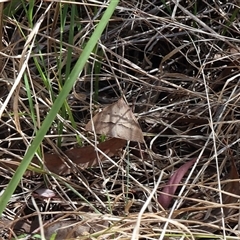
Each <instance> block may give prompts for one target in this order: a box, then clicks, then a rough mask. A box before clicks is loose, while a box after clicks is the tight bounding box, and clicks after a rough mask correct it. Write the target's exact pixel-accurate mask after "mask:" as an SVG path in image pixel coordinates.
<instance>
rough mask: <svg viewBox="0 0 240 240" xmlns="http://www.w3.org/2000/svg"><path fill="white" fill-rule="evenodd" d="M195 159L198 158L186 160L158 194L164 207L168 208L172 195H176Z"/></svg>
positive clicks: (159, 200)
mask: <svg viewBox="0 0 240 240" xmlns="http://www.w3.org/2000/svg"><path fill="white" fill-rule="evenodd" d="M195 161H196V158H194V159H192V160H191V161H189V162H186V163H185V164H183V165H182V166H181V167H180V168H178V169H177V170H176V171H175V173H174V174H173V175H172V176H171V178H170V179H169V181H168V183H167V184H166V186H165V187H164V188H163V190H162V192H161V193H160V194H159V196H158V202H159V203H160V204H161V205H162V207H163V208H165V209H167V208H168V207H169V205H170V203H171V200H172V198H173V196H172V195H174V193H175V192H176V190H177V187H178V184H179V183H180V182H181V180H182V178H183V176H184V175H185V174H186V172H187V171H188V169H189V168H190V167H191V166H192V165H193V164H194V162H195Z"/></svg>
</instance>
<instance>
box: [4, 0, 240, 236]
mask: <svg viewBox="0 0 240 240" xmlns="http://www.w3.org/2000/svg"><path fill="white" fill-rule="evenodd" d="M36 2H37V3H36V8H35V12H34V15H33V16H34V17H33V19H34V21H36V20H37V19H38V18H39V16H40V15H41V13H42V12H43V11H44V10H45V9H46V7H47V4H48V3H47V2H42V3H41V2H40V1H36ZM177 2H178V1H174V0H171V1H168V2H167V3H166V5H165V4H164V1H162V2H161V1H159V2H157V1H153V2H149V1H145V0H144V1H135V0H134V1H130V2H129V1H121V3H120V5H119V7H118V9H117V11H116V12H115V15H114V16H113V17H112V21H111V22H110V23H109V26H108V28H107V30H106V31H105V33H104V35H103V36H102V38H101V41H100V42H99V45H98V49H97V51H96V54H92V56H91V58H90V59H89V63H88V65H87V66H86V68H85V71H84V72H83V73H82V75H81V76H80V77H79V79H78V81H77V82H76V85H75V87H74V89H73V91H72V93H71V94H70V95H69V98H68V99H67V102H68V104H69V106H70V107H71V111H72V114H73V116H74V119H75V121H76V124H77V130H75V129H74V128H71V127H70V126H69V125H70V120H69V118H68V117H67V116H66V115H61V114H63V112H62V113H59V114H60V116H61V117H62V118H63V119H65V120H61V119H62V118H61V117H59V118H58V119H56V122H54V123H53V124H52V128H51V129H50V130H49V133H48V135H47V136H46V138H45V140H44V142H43V144H42V151H43V152H60V153H61V150H66V149H70V148H72V147H75V146H77V145H78V141H77V138H76V135H77V131H79V132H81V133H82V134H84V136H86V137H88V138H89V139H92V140H94V138H93V137H92V136H90V135H89V134H88V133H87V132H85V131H84V130H83V129H84V127H85V124H86V123H87V121H88V120H89V119H90V114H93V113H92V110H94V109H96V108H98V107H104V106H106V105H107V104H109V103H112V102H115V101H116V100H118V99H119V98H120V97H121V96H123V97H124V98H125V99H126V100H127V102H128V104H129V105H130V106H131V107H132V108H133V111H134V113H135V115H136V116H137V117H138V120H139V122H140V124H141V127H142V130H143V132H144V135H145V142H146V144H144V145H139V144H134V143H130V144H129V145H128V146H127V147H126V149H124V151H123V152H122V153H121V154H119V156H116V158H114V159H113V160H114V161H115V162H116V163H117V164H116V165H113V164H112V163H111V162H110V161H106V162H104V163H103V164H102V165H101V166H99V167H94V168H90V169H80V168H78V169H77V170H76V173H75V174H71V175H68V176H56V175H52V176H51V175H46V174H45V175H39V176H31V177H24V178H23V179H22V181H21V183H20V184H19V187H18V189H17V190H16V192H15V194H14V195H13V196H12V199H11V201H10V202H9V204H8V207H7V209H6V210H5V213H4V215H3V216H2V220H1V224H2V226H1V225H0V227H1V228H2V236H1V237H2V238H6V239H7V238H10V236H11V237H13V238H14V237H15V238H17V236H19V234H20V232H26V233H27V234H28V236H30V237H31V238H32V239H35V238H34V236H35V237H36V235H34V234H35V233H36V234H37V233H41V234H45V237H46V238H47V239H49V238H50V236H51V234H52V233H53V230H49V229H50V227H49V226H50V225H54V224H56V223H58V224H60V223H61V222H62V221H63V220H64V221H63V222H64V224H63V225H57V228H60V226H61V227H62V226H65V227H66V226H68V225H70V224H75V223H76V224H77V225H76V226H75V227H73V228H72V235H71V234H70V232H69V229H68V230H67V234H69V235H64V234H66V231H63V233H62V235H61V236H62V237H63V236H65V237H66V238H74V237H75V238H76V237H77V236H79V235H81V239H206V238H211V239H238V238H239V236H240V229H239V219H240V218H239V202H238V196H239V194H240V189H239V177H238V174H236V172H235V173H234V171H233V170H232V169H237V170H238V169H239V136H240V132H239V120H240V113H239V111H240V109H239V97H240V95H239V92H240V89H239V76H240V71H239V61H240V57H239V55H240V54H239V43H240V35H239V31H240V29H239V26H240V25H239V24H240V23H239V12H238V10H239V7H238V2H237V1H231V2H230V1H224V3H222V2H220V1H198V3H195V1H193V2H189V1H185V2H182V1H180V3H179V4H178V3H177ZM58 7H59V5H58V3H55V4H53V6H52V8H51V9H50V10H49V15H48V16H47V18H46V19H44V22H43V24H42V25H41V28H40V30H39V32H38V34H37V38H36V46H34V48H33V50H32V53H31V57H30V59H29V61H28V65H27V69H26V71H25V72H26V77H27V78H28V79H29V83H30V86H31V87H30V88H31V94H32V100H33V103H34V104H35V105H34V106H35V108H36V109H37V110H36V112H37V115H36V118H35V120H36V122H37V125H40V124H41V121H42V120H43V119H44V118H45V116H46V114H47V113H48V109H49V108H51V104H52V102H53V101H54V96H55V95H57V94H58V91H59V81H60V78H61V81H63V82H64V79H65V76H64V73H65V66H66V65H65V64H66V61H67V47H68V46H69V43H68V35H69V28H68V25H67V24H66V26H65V29H63V32H64V34H63V37H64V38H63V39H62V41H61V42H60V41H59V38H60V35H59V33H60V25H59V21H60V20H59V8H58ZM97 9H98V7H97ZM78 11H79V13H80V15H81V18H80V19H76V21H78V24H79V25H80V26H81V28H77V27H76V29H75V31H74V33H75V35H74V42H73V44H72V46H71V47H72V48H73V49H74V51H73V55H72V57H71V59H72V63H74V62H75V60H76V59H77V57H78V55H79V54H80V53H81V49H82V48H83V44H84V43H85V41H86V39H88V37H89V32H90V31H91V28H92V21H95V20H96V19H97V18H94V16H97V15H98V14H99V13H96V11H97V10H96V8H95V7H94V4H93V5H91V4H87V3H84V4H79V5H78ZM94 13H95V14H96V15H94ZM14 16H15V19H13V17H11V16H9V17H5V18H4V22H3V23H4V28H3V48H2V50H1V59H2V60H1V61H2V62H3V63H4V64H3V65H2V67H1V72H0V74H1V75H0V79H1V81H0V82H1V88H0V100H1V104H2V103H3V102H4V101H5V100H6V98H7V96H8V94H9V91H10V89H11V87H12V85H13V83H14V80H15V79H16V77H17V75H18V73H19V71H20V69H21V67H22V65H21V64H22V63H21V58H20V55H21V53H22V51H23V46H24V43H25V38H24V37H23V35H24V34H25V35H27V34H29V27H30V26H29V23H28V21H27V18H26V17H24V10H23V9H22V8H21V7H19V8H18V10H17V11H16V13H15V15H14ZM234 16H235V17H234ZM67 20H69V19H67ZM17 24H18V25H19V27H17ZM20 29H21V31H22V32H20ZM61 44H62V51H63V52H62V57H61V59H59V49H60V45H61ZM38 48H40V49H41V54H38V52H39V49H38ZM33 57H35V62H34V58H33ZM59 60H60V61H61V64H60V65H61V68H62V70H61V71H59V69H58V67H59V62H58V61H59ZM36 61H37V62H38V63H39V64H40V66H41V68H42V69H44V74H45V77H46V76H47V77H48V79H46V81H48V83H49V84H50V85H51V87H49V88H47V87H46V86H47V85H46V83H45V84H44V80H43V76H42V75H40V73H39V70H38V69H37V64H36ZM96 62H100V63H99V65H98V67H99V68H100V70H96ZM98 71H99V72H98ZM60 74H62V75H61V76H60ZM94 93H95V94H94ZM93 98H95V99H93ZM14 99H15V101H14ZM94 100H96V101H94ZM97 103H98V104H99V105H97ZM14 104H15V105H14ZM28 104H29V101H28V97H27V94H26V84H25V83H24V79H22V83H21V85H20V88H19V97H18V99H17V105H16V95H14V94H13V95H12V98H11V100H10V101H9V103H8V105H7V107H6V108H5V111H4V114H3V115H2V118H1V125H0V138H1V141H0V148H1V153H2V156H1V159H2V160H1V161H2V162H3V161H4V160H5V159H6V158H10V159H12V158H16V157H18V158H21V157H22V156H23V155H24V152H25V150H26V148H27V147H28V141H31V139H32V138H33V137H34V133H35V129H34V123H33V120H32V118H31V112H30V110H29V105H28ZM90 106H92V107H93V109H91V108H90ZM16 112H18V113H19V114H18V116H19V122H17V121H16V118H14V113H16ZM59 122H60V123H62V129H63V130H62V132H61V133H59V131H58V127H59ZM20 131H21V133H20ZM22 133H23V135H24V138H23V137H22V136H23V135H22ZM59 136H61V145H59V144H58V143H59ZM26 139H27V140H28V141H26ZM82 144H83V145H86V143H85V142H84V141H83V142H82ZM193 158H197V161H196V164H195V165H194V166H193V168H192V169H191V171H190V172H189V174H188V175H187V176H185V178H184V180H183V181H182V185H181V186H179V188H178V191H177V196H175V198H174V201H173V202H172V204H171V208H170V209H168V210H164V209H162V208H161V206H159V204H158V201H157V195H158V193H159V192H160V191H161V188H162V187H164V185H165V184H166V182H167V181H168V179H169V178H170V176H171V174H172V173H173V172H174V171H175V170H176V169H178V168H179V167H180V166H182V165H183V163H185V162H186V161H188V160H191V159H193ZM233 162H234V164H235V165H236V168H235V165H234V164H233ZM0 171H1V177H0V186H1V191H3V190H4V188H5V186H6V185H7V184H8V182H9V179H11V176H12V174H14V173H13V172H11V171H10V170H9V169H5V168H1V169H0ZM66 184H67V185H66ZM38 188H50V189H52V190H54V192H56V197H55V198H53V199H38V198H37V197H36V196H35V197H34V195H33V192H34V191H35V190H36V189H38ZM227 196H228V197H227ZM229 196H230V197H229ZM40 219H41V220H40ZM85 227H86V228H85ZM78 231H79V232H78ZM30 233H31V234H32V235H31V234H30ZM89 234H90V235H89ZM42 237H43V236H42ZM63 238H64V237H63ZM28 239H29V238H28ZM56 239H62V238H61V237H59V236H58V237H57V238H56Z"/></svg>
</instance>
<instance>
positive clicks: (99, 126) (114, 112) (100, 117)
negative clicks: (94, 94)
mask: <svg viewBox="0 0 240 240" xmlns="http://www.w3.org/2000/svg"><path fill="white" fill-rule="evenodd" d="M92 123H93V124H94V130H95V132H96V133H98V134H104V135H106V136H110V137H114V138H121V139H125V140H129V141H136V142H141V143H142V142H144V138H143V133H142V130H141V128H140V126H139V123H138V121H137V119H136V118H135V116H134V114H133V112H132V110H131V109H130V108H129V107H128V105H127V104H126V103H125V101H124V100H123V99H122V98H121V99H119V100H118V101H117V102H115V103H113V104H111V105H109V106H107V107H105V108H104V109H103V110H102V112H99V113H97V114H96V115H95V116H94V117H93V119H92V121H89V122H88V123H87V125H86V127H85V129H86V130H87V131H94V130H93V126H92Z"/></svg>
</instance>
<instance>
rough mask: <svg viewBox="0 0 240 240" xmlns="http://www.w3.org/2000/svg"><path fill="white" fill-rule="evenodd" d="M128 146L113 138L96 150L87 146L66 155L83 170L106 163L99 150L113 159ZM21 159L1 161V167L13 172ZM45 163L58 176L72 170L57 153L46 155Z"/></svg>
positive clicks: (34, 160) (124, 142) (122, 140)
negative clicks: (10, 169)
mask: <svg viewBox="0 0 240 240" xmlns="http://www.w3.org/2000/svg"><path fill="white" fill-rule="evenodd" d="M125 144H126V140H124V139H119V138H111V139H109V140H107V141H105V142H102V143H99V144H97V146H96V148H95V147H93V146H86V147H81V148H73V149H69V150H67V151H65V152H64V153H65V154H66V155H67V156H68V157H69V158H70V159H71V160H72V162H73V163H75V164H77V165H78V166H81V167H82V168H87V167H92V166H94V165H96V164H97V163H98V160H99V161H104V160H105V157H104V156H103V155H102V154H101V153H100V152H99V153H98V154H97V149H100V150H101V151H102V152H104V153H105V154H106V155H107V156H108V157H112V156H114V155H116V154H117V152H118V151H119V150H120V149H121V148H123V147H124V146H125ZM98 157H99V158H98ZM20 161H21V160H20V159H14V160H11V161H4V160H1V161H0V165H2V166H5V167H6V166H9V167H11V168H12V169H13V170H16V169H17V167H18V165H19V162H20ZM32 163H34V164H37V165H39V160H38V159H37V158H36V157H35V158H33V160H32ZM44 163H45V166H46V167H47V168H48V170H49V171H51V172H53V173H56V174H58V175H66V174H69V173H70V172H71V171H72V169H71V168H69V167H68V166H67V165H66V164H65V163H64V160H63V159H62V158H61V157H60V155H58V154H56V153H45V154H44ZM31 173H32V172H30V171H27V172H26V173H25V175H29V174H31Z"/></svg>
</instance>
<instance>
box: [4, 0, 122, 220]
mask: <svg viewBox="0 0 240 240" xmlns="http://www.w3.org/2000/svg"><path fill="white" fill-rule="evenodd" d="M118 2H119V0H112V1H111V2H110V4H109V6H108V7H107V9H106V11H105V13H104V14H103V16H102V19H101V21H100V22H99V24H98V25H97V27H96V29H95V31H94V32H93V34H92V36H91V38H90V39H89V41H88V43H87V45H86V47H85V48H84V50H83V52H82V54H81V56H80V57H79V59H78V61H77V63H76V64H75V66H74V68H73V70H72V71H71V73H70V75H69V77H68V79H67V81H66V83H65V85H64V87H63V89H62V91H61V92H60V93H59V96H58V97H57V99H56V101H55V102H54V104H53V106H52V108H51V110H50V111H49V114H48V115H47V116H46V118H45V120H44V121H43V123H42V126H41V128H40V129H39V131H38V132H37V134H36V137H35V138H34V140H33V142H32V144H31V146H30V147H29V148H28V150H27V151H26V154H25V156H24V158H23V160H22V162H21V164H20V166H19V167H18V169H17V170H16V172H15V174H14V176H13V178H12V179H11V181H10V182H9V184H8V186H7V188H6V189H5V191H4V193H3V194H2V196H1V197H0V216H1V215H2V213H3V211H4V209H5V207H6V206H7V203H8V201H9V199H10V198H11V196H12V194H13V193H14V191H15V189H16V187H17V185H18V184H19V181H20V179H21V177H22V176H23V174H24V172H25V171H26V169H27V167H28V165H29V164H30V162H31V160H32V158H33V156H34V154H35V152H36V151H37V149H38V147H39V145H40V144H41V142H42V140H43V138H44V136H45V135H46V133H47V131H48V129H49V128H50V126H51V124H52V122H53V120H54V119H55V117H56V115H57V113H58V111H59V110H60V108H61V107H62V105H63V103H64V101H65V100H66V98H67V96H68V94H69V92H70V91H71V89H72V86H73V84H74V82H75V81H76V79H77V77H78V76H79V74H80V73H81V72H82V70H83V68H84V65H85V64H86V62H87V60H88V58H89V56H90V54H91V52H92V51H93V49H94V47H95V45H96V43H97V41H98V39H99V38H100V37H101V35H102V32H103V31H104V29H105V28H106V25H107V24H108V21H109V19H110V18H111V16H112V14H113V12H114V10H115V8H116V7H117V5H118Z"/></svg>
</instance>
